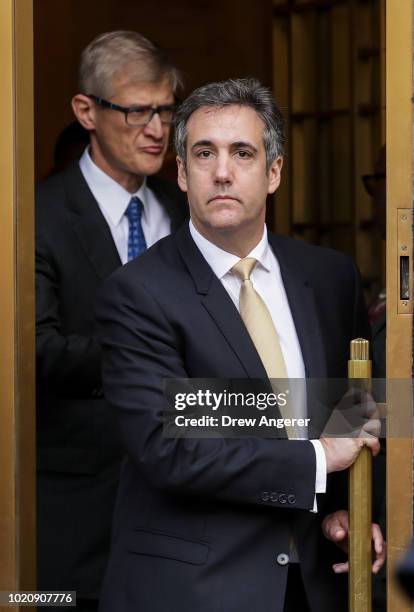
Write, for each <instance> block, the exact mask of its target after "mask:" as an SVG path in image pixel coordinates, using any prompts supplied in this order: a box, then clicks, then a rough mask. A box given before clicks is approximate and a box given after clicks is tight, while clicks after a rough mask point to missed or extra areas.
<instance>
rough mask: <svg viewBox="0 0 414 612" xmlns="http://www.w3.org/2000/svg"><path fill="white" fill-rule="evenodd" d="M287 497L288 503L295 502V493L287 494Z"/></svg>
mask: <svg viewBox="0 0 414 612" xmlns="http://www.w3.org/2000/svg"><path fill="white" fill-rule="evenodd" d="M287 499H288V502H289V503H290V504H296V495H293V494H292V495H288V498H287Z"/></svg>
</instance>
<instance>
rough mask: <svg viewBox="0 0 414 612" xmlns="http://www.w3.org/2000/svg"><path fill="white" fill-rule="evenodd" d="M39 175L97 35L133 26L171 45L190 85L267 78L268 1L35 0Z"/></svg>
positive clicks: (45, 170) (44, 171) (69, 116)
mask: <svg viewBox="0 0 414 612" xmlns="http://www.w3.org/2000/svg"><path fill="white" fill-rule="evenodd" d="M34 27H35V30H34V34H35V43H34V48H35V120H36V155H35V159H36V176H37V178H38V179H41V178H43V177H44V176H45V175H46V174H47V173H48V171H49V170H50V168H51V165H52V155H53V147H54V143H55V140H56V137H57V136H58V134H59V132H60V131H61V129H62V128H63V127H64V126H65V125H66V124H68V123H69V122H70V121H72V120H73V117H72V112H71V108H70V99H71V96H72V95H73V94H74V93H75V91H76V82H77V77H76V71H77V65H78V60H79V55H80V52H81V50H82V49H83V48H84V47H85V46H86V45H87V44H88V43H89V42H90V40H92V38H94V37H95V36H96V35H98V34H100V33H102V32H105V31H108V30H115V29H131V30H137V31H139V32H141V33H142V34H144V35H145V36H148V37H149V38H151V39H153V40H155V41H156V42H158V43H159V44H160V45H161V46H163V47H165V48H167V49H169V50H170V52H171V54H172V56H173V57H174V59H175V60H176V62H177V63H178V65H179V66H180V67H181V69H182V70H183V71H184V72H185V75H186V83H187V91H190V90H191V89H193V88H194V87H196V86H198V85H201V84H203V83H205V82H208V81H211V80H217V79H224V78H228V77H240V76H257V77H258V78H260V79H261V80H263V81H265V82H266V83H267V84H268V85H271V82H270V79H271V1H270V0H254V2H253V1H252V0H207V1H206V0H177V1H176V2H169V1H167V0H82V1H81V0H58V1H57V0H37V1H36V2H35V3H34Z"/></svg>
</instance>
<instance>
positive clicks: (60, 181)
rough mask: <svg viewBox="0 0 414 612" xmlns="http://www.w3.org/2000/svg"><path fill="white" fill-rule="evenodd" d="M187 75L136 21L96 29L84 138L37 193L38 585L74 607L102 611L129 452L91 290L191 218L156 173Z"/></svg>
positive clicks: (77, 100)
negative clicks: (106, 376) (110, 400)
mask: <svg viewBox="0 0 414 612" xmlns="http://www.w3.org/2000/svg"><path fill="white" fill-rule="evenodd" d="M179 84H180V75H179V73H178V71H177V69H176V68H175V67H174V66H173V65H172V64H171V62H170V60H169V59H168V58H167V56H166V54H165V52H164V51H162V50H161V49H159V48H158V47H157V46H155V45H154V44H153V43H151V42H150V41H148V40H147V39H145V38H144V37H143V36H140V35H139V34H137V33H135V32H124V31H119V32H109V33H106V34H103V35H101V36H99V37H98V38H97V39H95V40H94V41H92V42H91V43H90V45H89V46H88V47H87V48H86V49H85V50H84V51H83V53H82V59H81V65H80V89H79V91H80V93H78V94H76V95H75V96H74V98H73V100H72V108H73V111H74V113H75V115H76V118H77V120H78V121H79V123H80V124H81V125H82V126H83V127H84V128H85V129H86V130H88V132H89V134H90V146H89V147H88V148H87V149H86V150H85V152H84V153H83V155H82V157H81V159H80V161H79V162H78V161H76V163H74V164H73V165H72V166H70V167H69V168H68V169H67V170H65V171H64V172H63V173H61V174H58V175H56V176H54V177H52V178H50V179H49V180H47V181H45V182H44V183H43V184H41V185H40V186H39V190H38V194H37V207H36V232H37V235H36V289H37V298H36V299H37V383H38V385H37V392H38V403H37V410H38V432H37V436H38V550H39V555H38V588H39V589H44V590H55V591H56V590H58V591H61V590H72V591H77V609H78V610H95V609H97V605H98V599H99V591H100V584H101V579H102V575H103V572H104V569H105V565H106V559H107V554H108V548H109V539H110V525H111V519H112V510H113V505H114V500H115V494H116V489H117V484H118V477H119V470H120V464H121V459H122V453H121V448H120V445H119V443H118V435H117V428H116V425H115V423H114V421H113V415H112V413H111V410H110V408H109V406H108V404H107V403H106V401H105V399H104V398H103V393H102V389H101V374H100V361H101V352H100V348H99V346H98V343H97V341H96V338H95V330H94V320H93V314H92V313H93V306H94V301H95V294H96V291H97V289H98V287H99V286H100V284H101V282H102V281H103V279H104V278H106V277H107V276H108V275H109V274H110V273H111V272H112V271H114V270H115V269H116V268H117V267H119V266H121V264H124V263H126V262H127V261H129V260H131V259H134V258H135V257H137V256H139V255H140V254H141V253H142V252H143V251H144V250H146V249H147V248H148V247H150V246H151V245H152V244H154V243H155V242H156V241H157V240H159V239H160V238H162V237H164V236H166V235H167V234H169V233H170V232H171V231H172V230H174V229H175V228H176V227H178V226H179V225H180V223H181V221H182V220H183V219H184V218H185V216H186V204H185V201H184V199H183V197H182V194H181V192H180V191H179V190H178V188H176V187H175V186H174V185H170V184H168V183H167V182H165V181H161V180H160V179H156V178H153V175H154V174H156V173H157V172H158V171H159V170H160V169H161V166H162V164H163V160H164V157H165V154H166V151H167V147H168V143H169V135H170V128H171V122H172V120H173V117H174V113H175V100H176V97H175V94H176V91H177V88H178V86H179ZM48 610H50V608H48Z"/></svg>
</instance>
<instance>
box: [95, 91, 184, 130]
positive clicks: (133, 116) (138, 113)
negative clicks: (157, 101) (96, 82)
mask: <svg viewBox="0 0 414 612" xmlns="http://www.w3.org/2000/svg"><path fill="white" fill-rule="evenodd" d="M87 95H88V98H92V100H94V101H95V102H96V103H97V104H99V106H103V107H104V108H110V109H111V110H116V111H119V112H120V113H123V114H124V115H125V121H126V123H127V124H128V125H132V126H135V127H137V126H144V125H147V124H148V123H149V122H150V121H151V119H152V118H153V117H154V115H156V114H157V113H158V115H159V118H160V121H161V123H163V124H165V125H170V123H172V122H173V120H174V116H175V113H176V112H177V106H176V104H163V105H162V106H129V107H125V106H119V105H118V104H113V102H108V100H104V99H103V98H99V97H98V96H94V95H92V94H87Z"/></svg>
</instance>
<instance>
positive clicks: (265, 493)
mask: <svg viewBox="0 0 414 612" xmlns="http://www.w3.org/2000/svg"><path fill="white" fill-rule="evenodd" d="M260 499H261V500H262V501H264V502H267V501H269V492H268V491H263V493H262V494H261V496H260Z"/></svg>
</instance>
